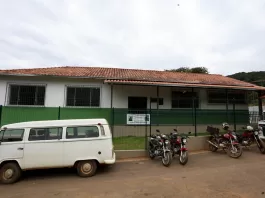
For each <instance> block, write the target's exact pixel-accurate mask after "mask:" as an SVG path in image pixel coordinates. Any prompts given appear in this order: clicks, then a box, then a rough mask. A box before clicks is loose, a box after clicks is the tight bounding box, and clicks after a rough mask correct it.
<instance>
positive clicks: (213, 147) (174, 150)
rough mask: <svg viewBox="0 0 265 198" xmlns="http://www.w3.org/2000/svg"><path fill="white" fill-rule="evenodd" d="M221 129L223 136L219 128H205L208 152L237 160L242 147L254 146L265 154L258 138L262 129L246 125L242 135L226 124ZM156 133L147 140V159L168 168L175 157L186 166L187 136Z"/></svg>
mask: <svg viewBox="0 0 265 198" xmlns="http://www.w3.org/2000/svg"><path fill="white" fill-rule="evenodd" d="M222 128H223V129H224V130H225V133H224V134H220V133H219V132H220V130H219V128H214V127H211V126H208V127H207V129H206V131H207V132H209V133H210V137H209V140H207V142H208V143H209V149H210V151H212V152H216V151H217V150H218V149H220V150H223V151H225V152H226V153H227V155H228V156H230V157H232V158H239V157H240V156H241V155H242V152H243V150H242V148H243V147H246V148H249V147H250V146H251V145H253V144H256V145H257V147H258V148H259V150H260V152H261V153H262V154H265V144H264V142H263V141H262V139H261V138H260V136H262V137H263V130H262V127H258V128H256V129H254V128H253V127H252V126H249V125H248V126H247V127H246V128H245V131H244V132H243V133H242V134H239V133H236V132H235V131H232V130H230V129H229V124H228V123H223V124H222ZM156 132H157V134H154V135H152V136H151V137H150V139H149V148H148V152H149V157H150V158H151V159H154V158H155V157H158V158H160V159H161V161H162V164H163V165H164V166H166V167H168V166H170V164H171V162H172V160H173V159H174V158H175V157H176V158H177V159H178V161H179V163H180V164H181V165H185V164H187V162H188V149H187V147H186V143H187V139H188V138H189V136H188V135H187V134H179V133H178V131H177V130H176V129H174V132H173V133H170V134H162V133H160V131H159V130H156ZM190 133H191V132H189V133H188V134H190Z"/></svg>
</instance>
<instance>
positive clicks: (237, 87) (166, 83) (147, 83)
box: [104, 80, 265, 98]
mask: <svg viewBox="0 0 265 198" xmlns="http://www.w3.org/2000/svg"><path fill="white" fill-rule="evenodd" d="M104 82H105V83H113V84H130V85H154V86H155V85H157V86H176V87H194V88H195V87H204V88H227V89H244V90H264V91H265V87H258V86H253V87H249V86H248V87H246V86H231V85H210V84H190V83H178V82H153V81H136V80H104ZM264 98H265V96H264Z"/></svg>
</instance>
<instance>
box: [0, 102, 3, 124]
mask: <svg viewBox="0 0 265 198" xmlns="http://www.w3.org/2000/svg"><path fill="white" fill-rule="evenodd" d="M2 112H3V106H2V105H0V127H1V126H2Z"/></svg>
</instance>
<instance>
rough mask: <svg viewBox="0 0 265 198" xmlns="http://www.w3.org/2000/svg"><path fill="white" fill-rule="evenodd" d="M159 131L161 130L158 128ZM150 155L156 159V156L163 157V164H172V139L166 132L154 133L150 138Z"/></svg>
mask: <svg viewBox="0 0 265 198" xmlns="http://www.w3.org/2000/svg"><path fill="white" fill-rule="evenodd" d="M156 132H157V133H159V132H160V131H159V130H156ZM148 152H149V157H150V158H151V159H154V158H155V157H161V159H162V164H163V165H164V166H167V167H168V166H170V164H171V162H172V153H171V150H170V141H169V140H168V137H167V136H166V135H164V134H156V135H152V136H151V137H150V140H149V148H148Z"/></svg>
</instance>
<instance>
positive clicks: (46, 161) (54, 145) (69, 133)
mask: <svg viewBox="0 0 265 198" xmlns="http://www.w3.org/2000/svg"><path fill="white" fill-rule="evenodd" d="M115 160H116V156H115V153H114V147H113V143H112V134H111V131H110V128H109V125H108V122H107V120H105V119H74V120H50V121H34V122H21V123H14V124H9V125H5V126H2V128H1V132H0V181H1V182H2V183H6V184H9V183H14V182H16V181H17V180H18V179H19V178H20V175H21V172H22V171H24V170H29V169H43V168H57V167H58V168H59V167H75V168H76V169H77V173H78V175H79V176H81V177H89V176H93V175H94V174H95V173H96V170H97V166H98V165H99V164H114V163H115Z"/></svg>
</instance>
